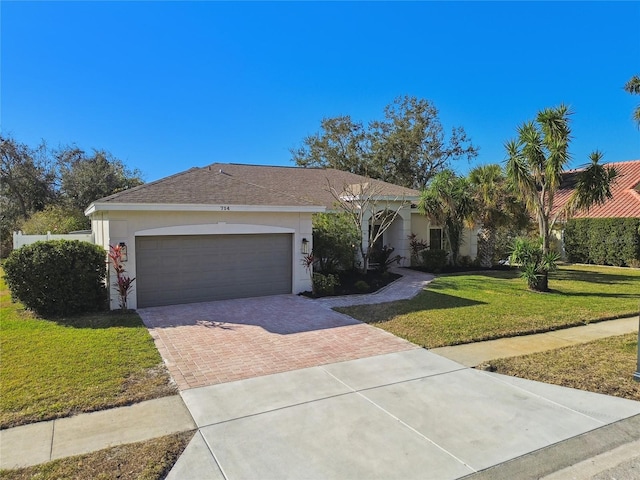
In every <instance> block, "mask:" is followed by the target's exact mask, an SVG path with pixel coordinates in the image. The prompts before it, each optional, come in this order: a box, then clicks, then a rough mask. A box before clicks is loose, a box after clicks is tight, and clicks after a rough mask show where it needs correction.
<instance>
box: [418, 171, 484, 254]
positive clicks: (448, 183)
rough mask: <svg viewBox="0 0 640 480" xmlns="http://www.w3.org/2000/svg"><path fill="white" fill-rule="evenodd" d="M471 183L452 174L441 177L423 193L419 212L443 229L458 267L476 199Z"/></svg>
mask: <svg viewBox="0 0 640 480" xmlns="http://www.w3.org/2000/svg"><path fill="white" fill-rule="evenodd" d="M470 190H471V189H470V187H469V183H468V182H467V180H466V179H465V178H463V177H458V176H457V175H456V174H455V173H454V172H453V171H451V170H443V171H441V172H439V173H437V174H436V175H435V176H434V177H433V178H432V179H431V181H430V182H429V184H428V185H427V188H426V189H425V190H423V191H422V194H421V195H420V200H419V201H418V210H419V211H420V213H422V214H423V215H426V216H428V217H429V218H430V219H431V221H433V222H434V223H437V224H438V225H441V226H442V227H443V233H444V237H445V243H446V244H447V246H448V248H449V254H450V261H451V263H452V264H453V265H456V263H457V259H458V252H459V250H460V245H461V244H462V232H463V230H464V226H465V223H469V222H470V221H471V215H472V213H473V211H474V203H473V198H472V195H471V193H470Z"/></svg>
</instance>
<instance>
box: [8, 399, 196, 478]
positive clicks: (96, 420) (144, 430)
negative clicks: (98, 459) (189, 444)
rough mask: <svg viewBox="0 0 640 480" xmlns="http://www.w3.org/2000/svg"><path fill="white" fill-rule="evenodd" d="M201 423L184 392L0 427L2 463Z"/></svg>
mask: <svg viewBox="0 0 640 480" xmlns="http://www.w3.org/2000/svg"><path fill="white" fill-rule="evenodd" d="M195 428H196V425H195V423H194V421H193V418H192V417H191V414H190V413H189V410H187V408H186V407H185V405H184V402H183V401H182V398H181V397H180V396H179V395H173V396H171V397H164V398H158V399H155V400H149V401H146V402H141V403H136V404H134V405H131V406H128V407H119V408H112V409H110V410H101V411H99V412H93V413H85V414H82V415H76V416H73V417H66V418H60V419H57V420H51V421H48V422H40V423H32V424H29V425H24V426H21V427H15V428H9V429H6V430H2V431H0V469H12V468H18V467H27V466H31V465H37V464H39V463H45V462H49V461H51V460H56V459H58V458H64V457H71V456H74V455H82V454H84V453H90V452H94V451H97V450H102V449H104V448H108V447H113V446H116V445H122V444H125V443H135V442H141V441H144V440H150V439H152V438H157V437H162V436H164V435H170V434H172V433H177V432H184V431H187V430H193V429H195Z"/></svg>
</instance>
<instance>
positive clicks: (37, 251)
mask: <svg viewBox="0 0 640 480" xmlns="http://www.w3.org/2000/svg"><path fill="white" fill-rule="evenodd" d="M105 259H106V255H105V251H104V250H103V249H102V248H101V247H99V246H97V245H93V244H91V243H88V242H79V241H68V240H49V241H46V242H36V243H34V244H31V245H26V246H24V247H22V248H19V249H17V250H14V251H13V252H11V254H10V255H9V257H8V258H7V260H6V261H5V264H4V270H5V277H6V280H7V285H8V286H9V290H10V291H11V297H12V298H13V299H14V300H19V301H20V302H22V303H23V304H24V306H25V307H27V308H28V309H30V310H33V311H34V312H36V313H37V314H38V315H42V316H64V315H72V314H78V313H84V312H93V311H97V310H102V309H104V308H105V307H106V298H107V291H106V288H105V277H106V264H105Z"/></svg>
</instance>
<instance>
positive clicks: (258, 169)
mask: <svg viewBox="0 0 640 480" xmlns="http://www.w3.org/2000/svg"><path fill="white" fill-rule="evenodd" d="M365 182H369V183H370V184H371V185H372V189H373V190H375V192H376V194H378V195H383V196H389V197H402V198H407V199H409V198H414V197H417V196H418V195H419V194H420V193H419V192H418V191H416V190H412V189H409V188H405V187H400V186H398V185H393V184H390V183H386V182H382V181H379V180H372V179H368V178H366V177H363V176H361V175H356V174H353V173H349V172H343V171H340V170H335V169H330V168H327V169H324V168H300V167H272V166H262V165H241V164H234V163H214V164H212V165H209V166H208V167H202V168H192V169H190V170H187V171H185V172H182V173H178V174H176V175H172V176H170V177H166V178H163V179H160V180H157V181H155V182H150V183H147V184H144V185H140V186H138V187H135V188H132V189H129V190H124V191H122V192H119V193H116V194H114V195H111V196H108V197H105V198H102V199H100V200H97V201H96V202H94V203H127V204H135V203H144V204H200V205H206V204H214V205H220V204H224V205H273V206H311V205H316V206H326V207H327V208H333V206H334V204H335V199H334V197H333V195H332V194H331V193H330V191H329V185H331V186H332V187H333V188H334V189H336V190H338V191H339V192H341V191H342V189H343V187H344V186H346V185H359V184H362V183H365Z"/></svg>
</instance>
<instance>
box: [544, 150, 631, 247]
mask: <svg viewBox="0 0 640 480" xmlns="http://www.w3.org/2000/svg"><path fill="white" fill-rule="evenodd" d="M605 166H607V167H614V168H615V169H616V171H617V172H618V178H617V179H616V180H615V182H614V184H613V186H612V188H611V194H612V198H610V199H608V200H607V201H606V202H605V203H603V204H602V205H594V206H593V207H591V208H590V209H589V210H588V211H579V212H577V213H576V214H575V215H574V216H573V218H640V160H632V161H627V162H613V163H607V164H605ZM578 172H579V170H570V171H568V172H565V173H564V174H563V178H562V185H561V187H560V189H558V191H557V193H556V196H555V199H554V212H557V211H558V210H559V209H560V208H562V207H563V206H564V205H565V203H566V202H567V201H568V200H569V197H570V196H571V194H572V193H573V186H574V185H575V177H576V175H577V173H578ZM555 243H556V247H557V249H558V250H559V251H561V252H563V253H564V248H563V246H562V224H560V228H559V229H558V231H557V232H556V241H555Z"/></svg>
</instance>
